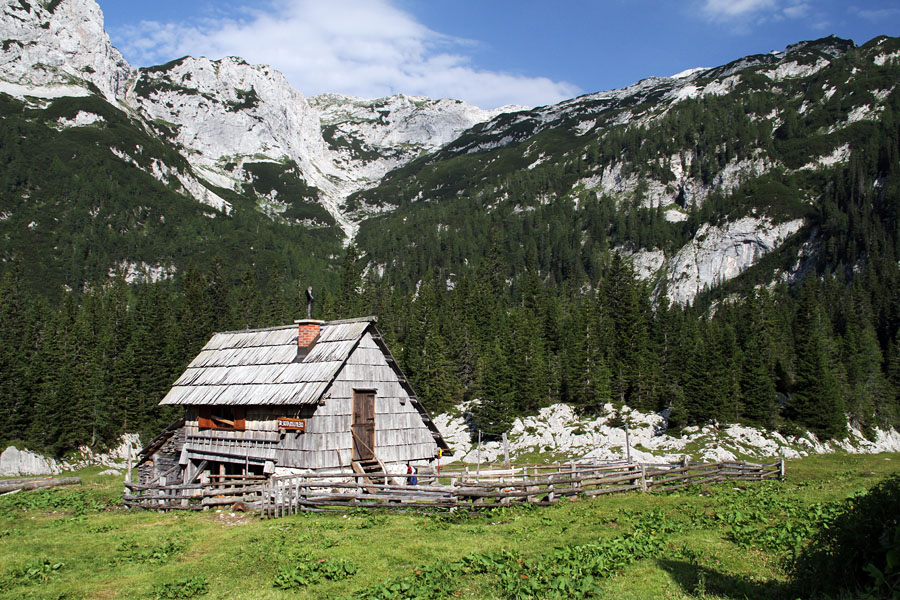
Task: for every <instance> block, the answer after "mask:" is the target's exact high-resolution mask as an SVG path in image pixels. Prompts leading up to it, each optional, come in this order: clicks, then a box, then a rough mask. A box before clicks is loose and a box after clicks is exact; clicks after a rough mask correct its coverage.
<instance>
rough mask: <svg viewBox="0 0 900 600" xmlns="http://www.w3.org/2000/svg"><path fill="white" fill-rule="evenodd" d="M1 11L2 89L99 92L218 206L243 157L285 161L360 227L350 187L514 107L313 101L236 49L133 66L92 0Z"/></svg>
mask: <svg viewBox="0 0 900 600" xmlns="http://www.w3.org/2000/svg"><path fill="white" fill-rule="evenodd" d="M2 11H3V16H4V18H3V22H2V23H0V36H2V38H3V39H4V40H5V41H4V43H3V50H2V54H0V91H2V92H6V93H9V94H10V95H13V96H15V97H18V98H20V99H28V98H54V97H60V96H74V97H78V96H88V95H90V94H92V93H97V92H98V91H99V93H100V95H101V96H102V97H103V98H105V99H106V100H107V101H108V102H110V103H111V104H113V105H115V106H117V107H119V108H120V109H122V110H125V111H127V112H128V113H129V114H132V115H133V116H134V117H136V118H138V119H139V120H141V121H142V122H143V127H145V128H146V129H148V130H150V131H153V132H154V133H155V134H156V135H159V136H160V137H162V138H164V139H167V140H168V141H169V142H170V143H172V144H174V145H175V147H176V148H177V149H178V151H179V152H180V153H181V155H182V156H183V157H184V159H185V160H186V161H187V162H188V163H189V164H190V166H191V167H192V169H193V171H194V172H193V173H192V174H189V175H188V174H185V175H184V176H183V177H182V178H181V179H184V180H185V181H180V180H179V181H178V182H177V183H175V185H180V186H181V187H182V189H184V190H185V191H186V192H187V193H189V194H191V195H193V196H194V197H196V198H197V199H198V201H200V202H203V203H204V204H208V205H210V206H214V207H216V208H219V209H220V210H227V208H228V203H227V202H226V201H224V200H222V199H221V198H219V197H218V196H217V195H216V193H215V191H210V190H209V189H208V188H210V187H213V186H215V187H219V188H225V189H228V190H232V191H235V192H237V193H243V191H244V184H246V183H248V182H250V181H252V179H253V176H252V175H251V174H250V173H249V172H248V171H247V170H245V169H244V165H245V163H256V162H274V163H279V164H283V165H285V171H290V172H291V175H292V176H293V177H296V178H298V179H300V180H301V181H303V182H304V184H305V185H307V186H309V187H312V188H315V189H316V190H317V191H318V201H319V202H320V203H321V204H322V205H323V206H324V207H325V208H326V209H327V210H328V211H329V212H330V213H331V215H332V216H333V217H334V219H335V220H336V221H337V223H338V224H339V225H340V227H341V228H342V229H343V231H344V234H345V235H347V236H350V237H352V235H353V233H354V232H355V229H356V223H355V220H354V219H351V218H350V217H349V216H348V215H347V214H346V213H345V211H344V210H343V208H342V205H343V201H344V199H345V198H346V196H347V195H349V194H350V193H352V192H355V191H358V190H360V189H364V188H366V187H369V186H372V185H375V184H376V183H377V182H378V180H379V179H380V178H381V177H382V176H383V175H384V174H385V173H387V172H388V171H389V170H391V169H393V168H395V167H397V166H401V165H403V164H405V163H406V162H408V161H410V160H412V159H413V158H416V157H417V156H419V155H420V154H422V153H423V152H428V151H431V150H434V149H436V148H439V147H440V146H442V145H443V144H445V143H446V142H449V141H451V140H453V139H455V138H456V137H457V136H458V135H459V134H460V133H462V132H463V131H465V130H466V129H468V128H469V127H471V126H472V125H474V124H476V123H480V122H482V121H484V120H486V119H489V118H491V117H492V116H494V115H496V114H499V113H500V112H503V111H504V110H512V109H513V108H514V107H511V108H509V109H500V110H494V111H483V110H480V109H478V108H476V107H474V106H471V105H468V104H466V103H464V102H460V101H456V100H431V99H428V98H413V97H408V96H404V95H397V96H391V97H388V98H381V99H376V100H363V99H359V98H351V97H347V96H341V95H336V94H328V95H323V96H320V97H317V98H314V99H312V100H310V99H307V98H306V97H305V96H304V95H303V94H302V93H300V92H299V91H297V90H295V89H293V88H292V87H291V86H290V84H289V83H288V82H287V80H286V79H285V77H284V76H283V75H282V74H281V73H280V72H278V71H276V70H274V69H272V68H271V67H268V66H265V65H250V64H247V63H246V62H245V61H243V60H241V59H240V58H234V57H229V58H225V59H222V60H218V61H212V60H209V59H206V58H191V57H185V58H183V59H180V60H176V61H173V62H171V63H168V64H166V65H162V66H158V67H150V68H146V69H133V68H132V67H131V66H130V65H128V63H127V62H126V61H125V59H124V58H123V57H122V55H121V53H119V51H118V50H116V49H115V48H114V47H113V46H112V45H111V44H110V40H109V36H108V35H107V34H106V32H105V30H104V28H103V14H102V12H101V11H100V8H99V7H98V6H97V4H96V3H95V2H93V0H62V1H59V2H56V1H54V2H45V3H41V4H39V3H37V2H33V1H32V2H27V1H25V0H22V1H20V0H2ZM87 124H90V123H86V122H85V121H84V120H82V122H81V123H80V126H84V125H87ZM123 160H126V162H127V161H128V159H123ZM287 165H290V166H287ZM173 168H174V166H173V165H168V166H167V167H163V166H160V168H159V169H157V171H161V172H164V171H169V170H173ZM157 178H158V179H160V180H164V179H166V178H164V177H157ZM173 181H174V178H173ZM198 181H200V182H205V184H206V185H201V184H200V183H197V182H198ZM356 216H357V217H361V216H364V215H356Z"/></svg>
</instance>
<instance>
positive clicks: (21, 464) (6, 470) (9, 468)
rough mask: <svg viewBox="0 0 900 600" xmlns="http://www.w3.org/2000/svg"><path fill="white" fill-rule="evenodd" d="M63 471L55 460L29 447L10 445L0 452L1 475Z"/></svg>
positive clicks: (46, 473) (41, 473) (50, 473)
mask: <svg viewBox="0 0 900 600" xmlns="http://www.w3.org/2000/svg"><path fill="white" fill-rule="evenodd" d="M61 472H62V468H60V465H59V463H57V462H56V461H55V460H53V459H52V458H46V457H45V456H42V455H40V454H37V453H36V452H31V451H29V450H27V449H26V450H19V449H18V448H16V447H15V446H10V447H8V448H7V449H6V450H4V451H3V453H2V454H0V477H9V476H16V475H21V476H26V477H27V476H29V475H56V474H57V473H61Z"/></svg>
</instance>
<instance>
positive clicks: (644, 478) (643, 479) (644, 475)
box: [641, 463, 647, 492]
mask: <svg viewBox="0 0 900 600" xmlns="http://www.w3.org/2000/svg"><path fill="white" fill-rule="evenodd" d="M641 491H642V492H646V491H647V465H645V464H644V463H641Z"/></svg>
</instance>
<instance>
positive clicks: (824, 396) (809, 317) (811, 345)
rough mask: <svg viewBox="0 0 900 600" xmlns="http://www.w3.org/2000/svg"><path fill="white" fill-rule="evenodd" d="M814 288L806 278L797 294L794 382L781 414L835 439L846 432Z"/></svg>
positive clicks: (825, 323)
mask: <svg viewBox="0 0 900 600" xmlns="http://www.w3.org/2000/svg"><path fill="white" fill-rule="evenodd" d="M817 288H818V286H817V284H816V282H815V281H813V279H812V278H807V280H806V281H805V282H804V285H803V289H802V290H801V293H800V299H799V305H798V307H797V316H796V320H795V325H794V332H795V336H796V342H795V348H796V352H797V359H796V374H797V383H796V389H795V391H794V394H793V395H792V397H791V398H790V401H789V403H788V404H787V406H786V407H785V415H786V416H787V417H788V418H790V419H793V420H794V421H795V422H797V423H799V424H801V425H803V426H805V427H808V428H809V429H811V430H812V431H814V432H815V433H817V434H819V435H822V436H825V437H839V436H840V435H842V434H843V433H844V432H845V431H846V420H845V417H844V403H843V398H842V397H841V388H840V382H839V380H838V375H837V373H836V361H835V349H834V342H833V340H832V339H831V335H830V324H829V323H828V321H827V319H826V318H825V314H824V311H823V309H822V307H821V305H820V303H819V299H818V289H817Z"/></svg>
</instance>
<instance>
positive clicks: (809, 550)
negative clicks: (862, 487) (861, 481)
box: [791, 474, 900, 598]
mask: <svg viewBox="0 0 900 600" xmlns="http://www.w3.org/2000/svg"><path fill="white" fill-rule="evenodd" d="M791 571H792V580H793V582H794V584H795V585H796V586H797V589H802V590H803V591H804V593H805V594H809V593H810V592H812V593H813V595H824V594H829V595H836V594H838V593H840V592H842V591H850V592H853V593H856V592H858V591H860V590H867V591H868V593H870V594H872V595H874V596H876V597H879V598H898V597H900V475H896V474H895V475H891V476H890V477H888V478H887V479H885V480H883V481H881V482H880V483H879V484H878V485H876V486H875V487H873V488H872V489H871V490H870V491H869V492H867V493H865V494H862V495H857V496H854V497H851V498H848V499H847V500H846V501H845V502H844V505H843V510H842V511H841V512H839V513H838V514H837V515H835V516H834V517H833V518H831V519H824V520H823V521H822V522H821V526H820V529H819V530H818V532H816V533H815V534H813V536H812V537H811V539H810V543H809V545H808V546H807V547H806V548H805V549H804V550H803V551H802V552H801V553H800V554H799V556H798V557H797V559H796V560H795V561H794V563H793V565H791Z"/></svg>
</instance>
